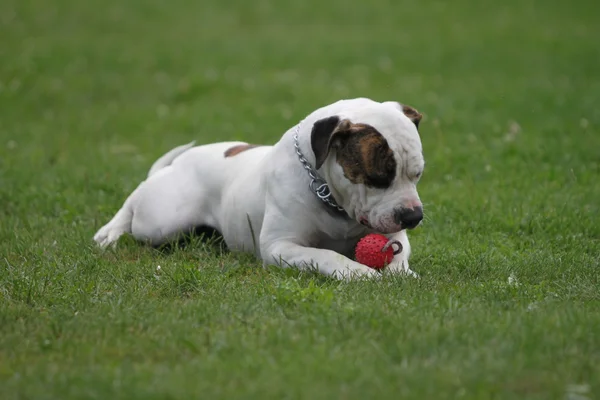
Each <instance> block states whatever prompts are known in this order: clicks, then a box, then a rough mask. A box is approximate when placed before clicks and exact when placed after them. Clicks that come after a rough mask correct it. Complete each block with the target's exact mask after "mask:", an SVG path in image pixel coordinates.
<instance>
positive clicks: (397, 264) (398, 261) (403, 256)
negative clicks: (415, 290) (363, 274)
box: [386, 230, 419, 278]
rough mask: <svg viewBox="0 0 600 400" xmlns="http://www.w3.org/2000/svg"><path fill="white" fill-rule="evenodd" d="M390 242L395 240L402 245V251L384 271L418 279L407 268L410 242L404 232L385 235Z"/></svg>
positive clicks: (414, 273) (416, 275)
mask: <svg viewBox="0 0 600 400" xmlns="http://www.w3.org/2000/svg"><path fill="white" fill-rule="evenodd" d="M386 236H387V237H388V239H390V240H397V241H398V242H400V244H401V245H402V251H400V253H398V254H396V255H395V256H394V259H393V260H392V262H391V263H390V265H388V266H387V268H386V271H388V272H391V273H396V274H398V273H399V274H404V275H409V276H413V277H415V278H418V277H419V275H418V274H417V273H416V272H414V271H413V270H411V269H410V268H409V266H408V258H409V257H410V242H409V241H408V235H407V234H406V230H402V231H400V232H398V233H393V234H390V235H386Z"/></svg>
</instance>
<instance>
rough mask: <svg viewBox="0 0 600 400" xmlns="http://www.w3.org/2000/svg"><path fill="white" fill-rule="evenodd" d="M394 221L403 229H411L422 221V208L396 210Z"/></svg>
mask: <svg viewBox="0 0 600 400" xmlns="http://www.w3.org/2000/svg"><path fill="white" fill-rule="evenodd" d="M394 219H395V220H396V223H397V224H402V227H403V228H407V229H412V228H414V227H415V226H417V225H419V222H421V220H423V207H420V206H417V207H414V208H398V209H396V210H395V212H394Z"/></svg>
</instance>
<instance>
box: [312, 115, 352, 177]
mask: <svg viewBox="0 0 600 400" xmlns="http://www.w3.org/2000/svg"><path fill="white" fill-rule="evenodd" d="M350 126H351V123H350V121H348V120H347V119H345V120H343V121H340V118H339V117H337V116H333V117H328V118H323V119H320V120H318V121H317V122H315V124H314V125H313V128H312V132H311V134H310V145H311V147H312V151H313V153H314V154H315V168H316V169H319V168H321V166H322V165H323V163H324V162H325V160H326V159H327V155H328V154H329V150H330V149H331V146H332V145H333V143H334V141H335V137H336V135H338V134H339V133H340V132H344V131H347V130H348V129H349V128H350Z"/></svg>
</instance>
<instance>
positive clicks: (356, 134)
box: [336, 124, 396, 189]
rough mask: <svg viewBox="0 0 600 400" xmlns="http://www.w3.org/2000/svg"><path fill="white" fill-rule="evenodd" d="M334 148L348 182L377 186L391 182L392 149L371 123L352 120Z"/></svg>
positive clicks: (393, 167)
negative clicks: (357, 122) (352, 122)
mask: <svg viewBox="0 0 600 400" xmlns="http://www.w3.org/2000/svg"><path fill="white" fill-rule="evenodd" d="M340 133H341V132H340ZM336 148H337V152H336V158H337V162H338V164H340V165H341V166H342V169H343V170H344V176H345V177H346V178H348V180H350V182H352V183H363V184H365V185H366V186H370V187H374V188H379V189H387V188H388V187H390V186H391V185H392V183H393V182H394V179H395V178H396V159H395V158H394V152H393V151H392V149H390V146H389V145H388V142H387V140H385V138H384V137H383V135H382V134H381V133H379V132H378V131H377V130H376V129H375V128H373V127H372V126H369V125H365V124H352V126H351V127H350V129H349V130H347V131H345V132H344V133H343V134H342V135H340V142H339V145H338V146H336Z"/></svg>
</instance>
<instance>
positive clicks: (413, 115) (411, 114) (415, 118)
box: [401, 104, 423, 128]
mask: <svg viewBox="0 0 600 400" xmlns="http://www.w3.org/2000/svg"><path fill="white" fill-rule="evenodd" d="M401 106H402V112H403V113H404V115H406V116H407V117H408V119H410V120H411V121H412V122H413V124H415V126H416V127H417V128H418V127H419V122H421V118H423V114H421V113H420V112H418V111H417V110H416V109H414V108H413V107H411V106H407V105H406V104H402V105H401Z"/></svg>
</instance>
